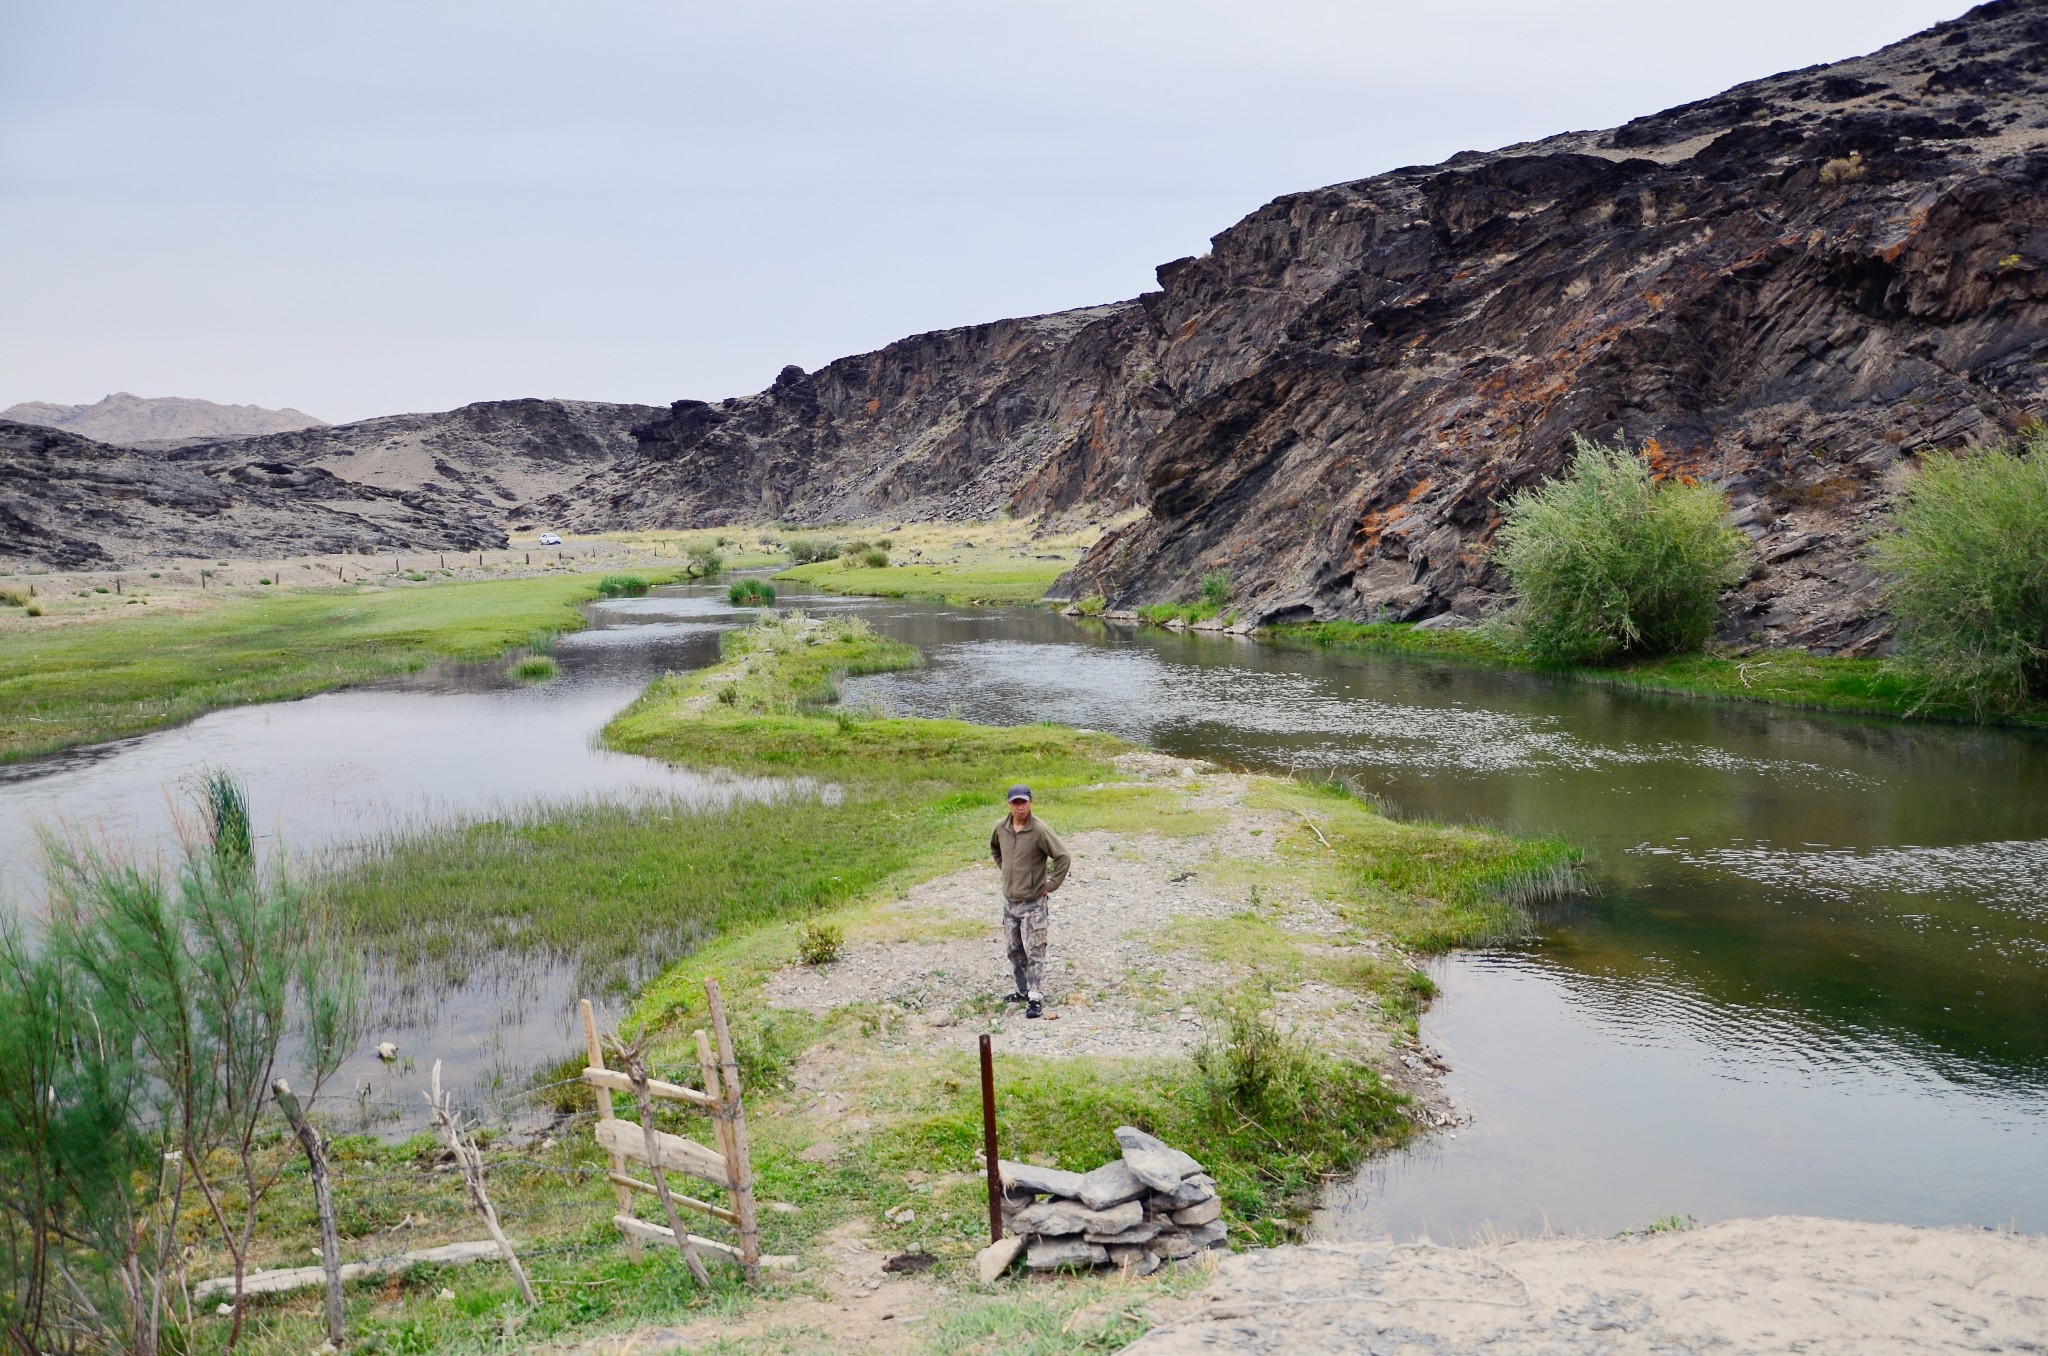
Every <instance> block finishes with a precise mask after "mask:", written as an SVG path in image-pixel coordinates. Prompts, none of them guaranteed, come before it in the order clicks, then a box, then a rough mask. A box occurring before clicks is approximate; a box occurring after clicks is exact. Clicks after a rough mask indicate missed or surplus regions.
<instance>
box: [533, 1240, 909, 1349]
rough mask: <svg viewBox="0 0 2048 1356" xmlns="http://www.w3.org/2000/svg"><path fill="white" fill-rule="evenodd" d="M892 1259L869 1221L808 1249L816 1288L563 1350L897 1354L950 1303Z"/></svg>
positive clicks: (808, 1279) (808, 1269)
mask: <svg viewBox="0 0 2048 1356" xmlns="http://www.w3.org/2000/svg"><path fill="white" fill-rule="evenodd" d="M888 1260H889V1254H888V1252H886V1251H883V1250H880V1249H878V1248H877V1247H876V1246H874V1244H873V1242H872V1241H871V1240H870V1239H869V1237H868V1235H867V1225H866V1223H865V1222H864V1221H854V1222H851V1223H849V1224H847V1225H844V1226H842V1227H840V1228H839V1229H836V1230H834V1231H833V1232H832V1233H831V1234H830V1235H828V1236H827V1237H826V1238H825V1240H824V1241H823V1244H822V1246H820V1247H818V1248H816V1249H815V1250H813V1251H811V1252H808V1253H806V1254H805V1269H804V1272H803V1280H804V1283H805V1285H806V1286H807V1287H808V1288H809V1289H810V1290H812V1291H813V1292H814V1293H812V1294H809V1295H800V1296H795V1297H792V1298H789V1299H783V1300H778V1301H776V1302H774V1303H772V1304H763V1305H758V1306H756V1307H755V1308H754V1309H753V1311H752V1312H750V1313H747V1314H745V1315H742V1316H740V1317H736V1318H726V1317H715V1318H714V1317H707V1318H700V1319H698V1320H696V1321H695V1322H693V1323H683V1324H677V1325H675V1326H673V1327H666V1328H639V1329H635V1330H634V1331H632V1332H627V1333H620V1334H617V1335H615V1336H611V1337H601V1338H597V1339H595V1340H592V1341H588V1342H582V1343H578V1344H576V1345H575V1346H573V1347H567V1348H561V1347H556V1348H548V1349H549V1350H557V1351H563V1350H566V1351H576V1352H585V1353H590V1356H655V1353H661V1352H680V1351H696V1350H699V1349H701V1348H704V1347H708V1346H721V1347H723V1346H733V1347H738V1348H740V1349H742V1350H748V1351H778V1352H779V1351H790V1352H814V1351H815V1352H835V1353H851V1352H877V1353H886V1352H897V1351H907V1350H911V1349H913V1348H914V1347H915V1346H917V1345H919V1343H920V1338H921V1336H922V1334H921V1333H920V1332H919V1330H918V1329H919V1325H920V1324H922V1323H923V1322H924V1320H925V1318H926V1316H927V1315H928V1314H930V1312H931V1311H932V1309H933V1308H934V1307H935V1306H937V1305H939V1304H943V1303H945V1302H946V1297H947V1288H946V1287H945V1286H942V1285H935V1284H933V1283H932V1282H930V1281H928V1280H926V1279H924V1278H922V1277H917V1276H899V1275H894V1274H891V1273H889V1272H886V1271H884V1270H883V1269H882V1267H883V1264H884V1263H886V1262H887V1261H888Z"/></svg>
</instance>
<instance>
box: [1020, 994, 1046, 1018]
mask: <svg viewBox="0 0 2048 1356" xmlns="http://www.w3.org/2000/svg"><path fill="white" fill-rule="evenodd" d="M1024 1015H1025V1016H1026V1017H1043V1016H1045V1004H1043V1003H1041V1002H1039V1001H1038V1000H1037V999H1036V998H1034V999H1032V1000H1031V1001H1030V1002H1029V1003H1028V1004H1026V1005H1025V1008H1024Z"/></svg>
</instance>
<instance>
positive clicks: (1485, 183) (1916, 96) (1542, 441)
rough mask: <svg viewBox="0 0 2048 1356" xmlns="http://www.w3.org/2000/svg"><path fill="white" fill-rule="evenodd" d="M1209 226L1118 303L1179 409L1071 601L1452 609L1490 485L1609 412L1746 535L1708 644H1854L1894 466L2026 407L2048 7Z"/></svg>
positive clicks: (2045, 140) (1473, 566) (1525, 468)
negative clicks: (1127, 307) (1142, 330)
mask: <svg viewBox="0 0 2048 1356" xmlns="http://www.w3.org/2000/svg"><path fill="white" fill-rule="evenodd" d="M1214 246H1215V248H1214V250H1213V251H1212V252H1211V254H1210V255H1208V256H1207V257H1205V258H1203V259H1200V260H1188V261H1182V262H1180V263H1178V264H1174V265H1169V266H1167V267H1166V268H1164V269H1162V270H1161V271H1160V282H1161V285H1162V288H1163V291H1162V292H1160V293H1156V294H1152V295H1149V296H1147V297H1146V298H1145V299H1144V301H1145V305H1146V310H1147V314H1148V316H1149V317H1150V318H1151V320H1152V328H1153V335H1154V339H1155V342H1156V343H1157V344H1158V349H1157V352H1158V369H1159V371H1160V373H1161V374H1162V377H1163V380H1164V381H1165V382H1166V383H1167V384H1168V385H1169V386H1170V387H1171V388H1172V390H1173V392H1174V396H1175V414H1174V418H1173V419H1172V421H1171V422H1170V423H1169V424H1168V425H1167V427H1166V428H1165V429H1164V430H1163V431H1162V432H1161V433H1160V434H1159V435H1158V436H1157V437H1155V438H1153V439H1152V440H1150V442H1149V443H1148V444H1147V445H1146V446H1144V447H1143V448H1142V449H1140V450H1138V451H1137V454H1136V461H1137V469H1136V471H1135V479H1136V480H1137V481H1138V482H1139V484H1140V485H1141V486H1142V491H1141V492H1142V495H1143V499H1144V502H1145V503H1146V504H1147V505H1148V507H1149V508H1150V510H1151V512H1150V514H1149V516H1148V517H1147V518H1146V519H1144V520H1142V521H1140V522H1138V523H1136V524H1134V525H1133V526H1132V527H1130V528H1129V529H1127V530H1125V531H1123V532H1121V533H1119V534H1117V535H1116V536H1115V537H1114V538H1113V539H1111V540H1107V541H1104V542H1103V543H1102V544H1101V545H1100V546H1099V547H1098V548H1097V549H1096V550H1095V551H1094V552H1093V553H1092V554H1091V555H1090V556H1089V557H1088V558H1087V559H1086V560H1085V561H1084V562H1083V563H1082V565H1081V566H1080V567H1079V568H1078V569H1077V570H1076V571H1075V572H1074V574H1073V575H1072V576H1071V577H1070V578H1069V579H1068V580H1067V581H1064V582H1065V584H1066V587H1067V589H1068V590H1070V591H1071V592H1073V593H1075V594H1077V595H1078V594H1088V593H1100V594H1104V595H1106V596H1108V597H1109V598H1110V599H1111V601H1112V603H1132V602H1141V601H1152V600H1154V599H1157V598H1161V597H1176V596H1189V595H1190V593H1191V590H1192V589H1193V587H1194V586H1195V583H1196V581H1197V579H1198V578H1199V576H1200V575H1201V574H1202V573H1203V572H1204V571H1207V570H1211V569H1225V570H1229V571H1230V572H1231V574H1232V576H1233V579H1234V580H1235V581H1236V582H1237V583H1238V585H1239V589H1240V595H1241V596H1242V597H1243V598H1244V600H1245V602H1246V603H1247V604H1248V610H1249V611H1250V613H1251V614H1252V615H1253V616H1256V617H1274V616H1280V617H1309V616H1316V617H1332V616H1341V617H1377V618H1387V619H1394V620H1419V619H1424V618H1427V617H1430V616H1433V615H1437V614H1440V613H1444V612H1447V611H1449V612H1456V613H1462V614H1466V615H1476V614H1479V613H1481V612H1483V611H1485V610H1487V609H1489V608H1490V607H1492V606H1494V605H1495V604H1496V603H1497V602H1498V600H1499V594H1500V590H1501V587H1502V581H1501V580H1500V579H1499V577H1498V574H1497V572H1496V571H1495V570H1494V569H1493V567H1492V566H1491V564H1490V562H1489V551H1490V545H1491V539H1492V535H1493V532H1494V530H1495V528H1496V527H1497V526H1498V523H1499V516H1498V508H1497V504H1498V501H1499V499H1500V498H1501V497H1502V496H1503V495H1504V494H1506V493H1509V492H1512V491H1513V490H1515V489H1516V488H1519V487H1523V486H1527V485H1530V484H1533V483H1535V482H1536V481H1538V480H1540V479H1541V478H1543V477H1545V476H1547V475H1550V474H1553V473H1555V472H1556V471H1557V470H1558V469H1559V468H1560V466H1561V465H1562V464H1563V462H1564V460H1565V458H1566V457H1567V455H1568V454H1569V451H1570V435H1571V434H1572V433H1573V432H1575V431H1576V432H1583V433H1585V434H1587V435H1588V436H1591V437H1595V438H1602V439H1604V438H1608V437H1611V436H1613V435H1615V434H1622V435H1625V436H1626V437H1627V438H1628V439H1629V440H1630V441H1631V442H1632V443H1637V444H1642V443H1647V444H1649V445H1650V446H1651V448H1652V453H1653V456H1654V458H1655V459H1656V460H1657V461H1658V463H1659V464H1660V465H1661V466H1662V467H1664V468H1665V469H1667V470H1668V471H1669V472H1670V473H1673V474H1687V475H1695V476H1701V477H1704V478H1708V479H1711V480H1713V481H1715V482H1717V483H1720V484H1721V485H1723V486H1724V487H1725V488H1726V489H1727V490H1728V492H1729V494H1730V496H1731V498H1732V500H1733V502H1734V504H1735V506H1736V510H1737V517H1738V521H1739V522H1740V523H1741V524H1742V525H1743V526H1744V528H1745V530H1747V531H1749V532H1750V533H1751V535H1753V536H1754V537H1756V538H1757V543H1758V550H1759V557H1760V559H1761V561H1762V571H1761V577H1760V578H1757V579H1755V580H1753V581H1752V582H1751V583H1750V584H1749V585H1748V586H1747V587H1745V588H1744V589H1743V590H1742V591H1741V592H1740V593H1739V594H1738V595H1737V596H1736V597H1735V599H1734V600H1733V601H1732V605H1731V611H1730V614H1729V616H1728V617H1727V619H1726V622H1725V624H1724V628H1723V629H1724V634H1726V635H1728V636H1729V637H1730V638H1735V639H1748V638H1754V639H1757V640H1761V641H1769V642H1773V643H1792V644H1800V645H1806V646H1810V647H1812V648H1816V649H1820V650H1827V651H1850V652H1856V651H1861V650H1865V649H1868V648H1870V647H1871V646H1873V645H1875V644H1876V643H1877V642H1878V641H1879V640H1881V639H1882V636H1883V631H1884V623H1883V621H1882V619H1881V618H1880V617H1879V616H1878V615H1877V611H1876V606H1875V604H1876V599H1875V597H1874V587H1873V586H1874V582H1875V581H1874V580H1873V579H1872V577H1871V576H1870V574H1869V572H1868V571H1867V569H1866V568H1865V567H1864V565H1863V557H1864V548H1865V543H1866V542H1867V540H1868V538H1869V537H1870V536H1871V535H1872V533H1873V532H1874V531H1875V530H1876V529H1877V527H1878V525H1879V523H1878V520H1879V518H1880V517H1881V511H1882V507H1883V505H1884V503H1885V502H1886V500H1887V499H1888V497H1889V496H1890V494H1891V493H1892V491H1893V490H1895V488H1896V486H1897V485H1898V484H1899V483H1900V480H1901V478H1902V475H1903V474H1904V472H1905V467H1904V466H1902V459H1903V458H1905V457H1906V456H1907V455H1909V454H1911V453H1913V452H1915V451H1917V450H1921V449H1925V448H1931V447H1942V446H1952V445H1956V444H1959V443H1963V442H1968V441H1981V440H1986V439H1993V438H1997V437H1999V436H2002V435H2003V434H2004V433H2006V432H2007V431H2009V430H2010V429H2012V428H2013V427H2015V426H2017V425H2019V424H2021V423H2023V422H2025V421H2026V420H2028V419H2029V418H2033V417H2038V416H2039V414H2040V413H2041V412H2042V411H2043V410H2044V400H2048V367H2044V361H2048V6H2044V5H2042V4H2038V3H2034V4H2002V5H1992V6H1985V7H1983V8H1981V9H1978V10H1976V11H1973V12H1972V13H1971V14H1970V15H1969V16H1966V17H1965V18H1964V19H1962V20H1959V21H1957V22H1956V23H1954V24H1949V25H1944V26H1942V27H1940V28H1937V29H1934V30H1932V31H1930V32H1928V33H1925V34H1921V35H1919V36H1918V37H1915V38H1913V39H1911V40H1909V41H1907V42H1904V43H1901V44H1898V45H1896V46H1894V47H1892V48H1889V49H1887V50H1885V51H1883V52H1880V53H1877V54H1875V55H1873V56H1870V57H1866V58H1862V59H1859V60H1855V61H1849V62H1844V63H1841V64H1839V65H1836V66H1832V67H1828V68H1825V69H1819V70H1809V71H1802V72H1796V73H1793V74H1790V75H1785V76H1779V77H1776V78H1773V79H1770V80H1764V81H1758V82H1756V83H1754V84H1751V85H1747V86H1743V87H1741V88H1738V89H1736V90H1732V91H1730V92H1729V93H1727V94H1724V95H1722V96H1720V97H1718V98H1716V99H1710V100H1706V101H1703V102H1701V103H1698V104H1693V105H1688V106H1686V107H1684V108H1679V109H1674V110H1671V111H1670V112H1667V113H1663V114H1658V115H1656V116H1654V117H1649V118H1642V119H1638V120H1637V121H1635V122H1632V123H1630V124H1628V125H1627V126H1625V127H1622V128H1620V129H1618V130H1616V131H1614V132H1610V133H1605V134H1600V133H1592V134H1573V135H1570V136H1564V137H1557V138H1553V139H1551V140H1549V141H1545V142H1541V143H1536V144H1534V145H1529V146H1521V147H1513V148H1510V149H1508V150H1505V151H1501V152H1498V153H1495V154H1491V155H1471V154H1467V155H1462V156H1458V157H1455V158H1454V159H1453V160H1451V161H1450V162H1448V163H1447V164H1445V165H1443V166H1439V167H1435V168H1431V169H1417V170H1402V171H1396V172H1395V173H1392V174H1387V175H1382V176H1380V177H1378V178H1375V179H1369V180H1365V181H1362V182H1359V183H1355V184H1345V185H1340V186H1337V187H1334V188H1329V189H1323V190H1320V191H1318V192H1315V193H1305V194H1299V195H1295V196H1293V197H1289V198H1283V199H1281V200H1279V201H1277V202H1275V203H1273V204H1271V205H1269V206H1268V207H1266V208H1264V209H1262V210H1261V211H1259V212H1257V213H1255V214H1254V215H1253V216H1251V217H1250V218H1248V219H1247V220H1245V221H1244V222H1241V223H1240V224H1239V225H1237V226H1236V227H1233V228H1232V229H1231V230H1229V231H1227V232H1225V233H1224V234H1223V235H1221V236H1219V237H1217V238H1216V240H1215V242H1214Z"/></svg>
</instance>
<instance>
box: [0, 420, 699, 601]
mask: <svg viewBox="0 0 2048 1356" xmlns="http://www.w3.org/2000/svg"><path fill="white" fill-rule="evenodd" d="M662 413H664V411H663V410H661V409H660V408H659V407H654V406H645V405H604V404H599V403H596V402H592V401H567V400H511V401H493V402H487V403H484V404H478V405H466V406H464V407H462V408H461V409H457V410H449V411H446V412H444V413H439V414H405V415H393V416H390V417H388V418H383V419H368V420H364V421H362V422H361V423H356V424H340V425H334V426H328V427H320V428H314V429H305V430H300V431H297V432H290V433H277V434H270V435H267V436H264V437H257V438H240V439H229V440H224V441H215V442H203V443H199V444H196V445H191V446H181V447H178V448H175V449H171V450H166V451H155V452H153V451H148V450H143V449H136V448H125V447H114V446H110V445H108V444H106V443H101V442H96V441H94V440H92V439H88V438H83V437H79V436H77V435H75V434H72V433H68V432H65V431H63V430H60V429H53V428H47V427H41V426H32V425H28V424H20V423H7V422H0V568H4V563H5V562H7V561H9V560H10V559H11V560H16V561H21V562H24V563H26V562H33V563H37V564H42V565H49V566H55V567H58V568H61V569H81V568H90V567H94V566H100V565H115V564H132V563H136V562H139V561H142V560H147V559H152V558H166V557H174V556H220V557H232V556H248V555H268V554H287V555H298V554H304V553H323V554H324V553H335V552H364V551H375V550H379V549H389V548H394V547H396V548H402V549H413V550H437V549H438V550H461V549H475V548H477V547H486V546H502V545H503V544H504V543H505V540H506V532H505V528H506V526H507V524H508V522H509V521H510V520H511V519H513V518H516V517H518V516H519V514H518V510H519V509H520V508H521V507H522V506H523V505H525V504H526V502H527V501H529V500H531V499H534V498H536V497H539V496H540V495H542V494H545V493H548V492H550V491H552V490H555V489H557V488H559V487H560V486H563V485H566V484H570V483H573V482H575V481H578V480H580V479H582V478H583V477H585V476H587V475H588V474H590V473H591V472H592V471H593V470H600V469H603V468H607V467H609V466H611V465H612V464H613V463H614V462H615V461H616V460H618V458H619V457H620V456H621V455H623V454H626V453H630V452H632V451H633V449H634V447H635V444H634V441H633V438H632V433H631V430H632V428H633V427H634V426H635V425H636V424H639V423H641V422H644V421H645V420H647V419H650V418H653V417H655V416H657V415H660V414H662Z"/></svg>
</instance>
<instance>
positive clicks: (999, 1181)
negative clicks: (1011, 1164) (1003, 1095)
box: [981, 1036, 1003, 1243]
mask: <svg viewBox="0 0 2048 1356" xmlns="http://www.w3.org/2000/svg"><path fill="white" fill-rule="evenodd" d="M981 1151H982V1153H983V1154H984V1155H985V1156H986V1157H987V1158H988V1241H989V1242H991V1243H1000V1242H1002V1241H1003V1173H1002V1169H1000V1168H998V1167H997V1166H996V1057H995V1055H994V1054H993V1053H992V1052H991V1051H990V1049H989V1044H988V1037H987V1036H983V1037H982V1038H981Z"/></svg>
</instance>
